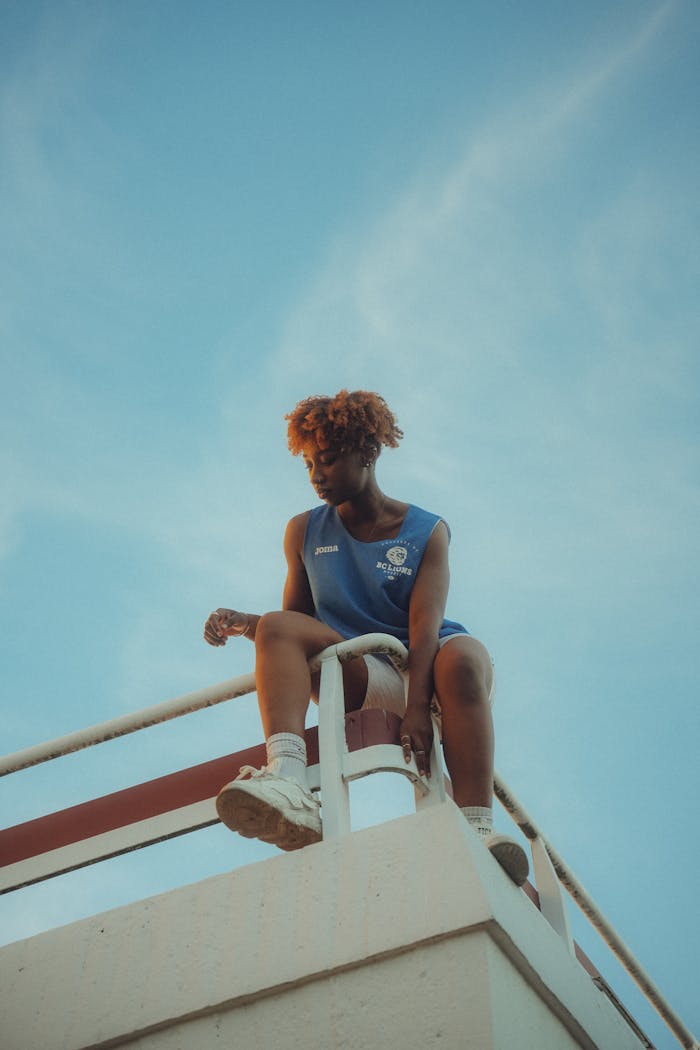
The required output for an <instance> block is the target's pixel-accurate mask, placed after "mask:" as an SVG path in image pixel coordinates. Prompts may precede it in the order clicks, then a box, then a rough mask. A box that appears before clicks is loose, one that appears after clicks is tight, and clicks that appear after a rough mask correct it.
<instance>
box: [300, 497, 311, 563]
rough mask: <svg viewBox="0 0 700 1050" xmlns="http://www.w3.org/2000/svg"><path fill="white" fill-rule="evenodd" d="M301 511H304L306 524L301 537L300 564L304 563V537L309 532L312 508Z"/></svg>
mask: <svg viewBox="0 0 700 1050" xmlns="http://www.w3.org/2000/svg"><path fill="white" fill-rule="evenodd" d="M302 513H306V524H305V525H304V535H303V536H302V539H301V563H302V565H306V537H307V535H308V532H309V525H310V523H311V515H312V514H313V510H307V511H306V512H304V511H302Z"/></svg>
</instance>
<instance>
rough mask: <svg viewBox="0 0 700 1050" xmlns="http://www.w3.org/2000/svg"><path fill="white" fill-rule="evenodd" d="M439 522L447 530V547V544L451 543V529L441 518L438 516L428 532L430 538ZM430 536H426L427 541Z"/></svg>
mask: <svg viewBox="0 0 700 1050" xmlns="http://www.w3.org/2000/svg"><path fill="white" fill-rule="evenodd" d="M440 522H442V524H443V525H444V526H445V528H446V529H447V544H448V546H449V544H450V543H451V542H452V529H451V528H450V526H449V525H448V524H447V522H446V521H445V519H444V518H441V517H439V516H438V518H437V519H436V521H435V524H434V525H433V527H432V529H431V530H430V536H432V535H433V533H434V532H435V530H436V528H437V527H438V525H439V524H440ZM430 536H428V540H429V539H430Z"/></svg>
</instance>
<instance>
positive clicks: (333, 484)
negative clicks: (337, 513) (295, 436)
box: [302, 445, 370, 507]
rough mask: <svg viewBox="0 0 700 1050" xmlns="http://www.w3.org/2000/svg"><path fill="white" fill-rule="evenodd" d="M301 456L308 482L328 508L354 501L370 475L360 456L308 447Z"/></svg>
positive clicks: (360, 454) (357, 453) (354, 453)
mask: <svg viewBox="0 0 700 1050" xmlns="http://www.w3.org/2000/svg"><path fill="white" fill-rule="evenodd" d="M302 455H303V458H304V466H305V467H306V469H307V470H308V472H309V481H310V482H311V484H312V485H313V487H314V488H315V490H316V493H317V494H318V496H319V497H320V498H321V499H322V500H324V502H326V503H329V504H330V505H331V506H334V507H337V506H338V505H339V504H341V503H345V502H346V500H350V499H353V498H354V497H356V496H358V495H359V494H360V492H361V491H362V490H363V488H364V487H365V484H366V482H367V478H368V476H369V473H370V472H369V470H368V468H367V467H366V466H364V463H363V460H365V455H364V454H363V453H360V452H340V451H338V450H337V449H330V448H327V449H320V448H318V447H317V446H315V445H307V446H305V447H304V450H303V453H302ZM365 461H366V460H365Z"/></svg>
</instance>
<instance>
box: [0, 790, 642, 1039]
mask: <svg viewBox="0 0 700 1050" xmlns="http://www.w3.org/2000/svg"><path fill="white" fill-rule="evenodd" d="M0 979H1V981H2V988H3V1002H2V1006H1V1007H0V1033H1V1036H2V1045H3V1047H4V1050H37V1047H41V1048H42V1050H85V1048H88V1047H107V1046H111V1047H117V1046H122V1045H124V1046H125V1045H127V1043H128V1044H129V1045H131V1046H137V1047H139V1048H142V1050H146V1048H148V1050H175V1048H178V1050H180V1048H182V1050H184V1048H187V1050H200V1048H209V1047H214V1046H222V1047H224V1046H225V1047H235V1046H255V1047H259V1048H267V1047H269V1048H270V1050H272V1048H274V1050H291V1048H292V1047H294V1048H296V1047H299V1046H303V1047H305V1048H318V1050H321V1048H323V1050H336V1048H338V1050H340V1048H343V1050H355V1048H357V1050H359V1048H362V1050H368V1048H373V1047H377V1048H380V1047H381V1048H382V1050H385V1048H389V1050H391V1048H393V1047H401V1050H404V1048H405V1050H412V1048H413V1047H415V1048H420V1050H425V1047H426V1045H440V1046H442V1047H445V1048H446V1050H447V1048H450V1050H452V1048H453V1047H454V1048H456V1047H460V1048H470V1050H490V1048H502V1050H505V1048H508V1050H512V1047H514V1046H517V1047H518V1048H519V1050H527V1048H531V1050H569V1048H573V1047H586V1048H587V1050H593V1048H595V1047H598V1048H604V1050H610V1048H612V1047H614V1048H615V1050H639V1046H640V1043H639V1041H638V1039H637V1038H636V1036H635V1035H634V1033H633V1032H632V1031H631V1030H630V1028H629V1027H628V1026H627V1024H626V1023H625V1022H624V1020H623V1019H622V1018H621V1016H620V1015H619V1013H618V1012H617V1011H616V1010H615V1008H614V1007H613V1006H612V1004H611V1003H610V1002H609V1001H608V999H607V998H606V997H605V996H604V995H602V993H601V992H599V991H598V989H597V988H596V987H595V986H594V984H593V982H592V981H591V979H590V977H589V976H588V975H587V974H586V972H585V971H584V970H583V969H582V968H581V967H580V966H579V964H578V963H577V962H576V961H575V960H574V959H572V957H571V955H570V954H569V952H568V950H567V946H566V944H565V942H564V941H563V940H562V939H561V937H559V936H557V934H556V933H555V932H554V930H553V929H552V927H551V926H550V925H549V923H548V922H547V921H546V920H545V919H544V918H543V917H542V915H541V914H540V913H539V912H538V911H537V909H536V908H535V907H534V906H533V905H532V903H531V902H530V901H529V899H528V898H527V897H526V895H525V894H524V893H523V892H522V891H521V890H518V889H516V888H515V886H513V884H512V883H511V882H510V881H509V880H508V879H507V877H506V876H505V875H504V874H503V872H502V871H501V869H500V868H499V867H498V865H497V864H496V862H495V861H494V860H493V858H492V857H491V856H490V854H489V853H488V851H487V850H486V849H485V848H484V846H483V844H482V843H481V842H480V841H479V840H478V838H477V836H476V835H475V834H474V832H473V831H472V829H471V828H470V827H469V826H468V825H467V823H466V822H465V821H464V819H463V817H462V816H461V814H460V813H459V811H458V810H457V808H456V807H455V806H454V805H453V804H452V803H451V802H449V801H448V802H446V803H445V804H443V805H441V806H434V807H431V808H429V809H427V810H423V811H421V812H418V813H416V814H411V815H410V816H406V817H401V818H400V819H398V820H394V821H390V822H388V823H385V824H382V825H379V826H377V827H374V828H369V829H366V830H364V831H360V832H356V833H354V834H352V835H348V836H344V837H342V838H338V839H332V840H328V841H324V842H321V843H318V844H317V845H314V846H310V847H307V848H306V849H304V850H300V851H299V852H297V853H292V854H284V855H280V856H279V857H275V858H273V859H271V860H267V861H263V862H261V863H258V864H254V865H250V866H248V867H246V868H241V869H238V870H237V871H234V872H232V873H230V874H226V875H222V876H218V877H216V878H213V879H208V880H206V881H204V882H200V883H197V884H195V885H192V886H185V887H183V888H181V889H178V890H174V891H172V892H170V893H167V894H163V895H162V896H159V897H154V898H151V899H149V900H145V901H141V902H139V903H137V904H134V905H130V906H128V907H124V908H119V909H116V910H114V911H110V912H106V913H104V914H102V915H98V916H95V917H94V918H92V919H88V920H84V921H82V922H78V923H74V924H72V925H70V926H66V927H63V928H60V929H57V930H52V931H50V932H49V933H45V934H41V935H40V936H38V937H33V938H30V939H29V940H26V941H20V942H18V943H16V944H13V945H9V946H8V947H6V948H4V949H2V950H1V951H0ZM438 1039H439V1043H437V1040H438Z"/></svg>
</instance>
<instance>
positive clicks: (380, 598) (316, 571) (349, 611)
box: [303, 505, 467, 646]
mask: <svg viewBox="0 0 700 1050" xmlns="http://www.w3.org/2000/svg"><path fill="white" fill-rule="evenodd" d="M441 520H442V519H441V518H439V517H438V516H437V515H436V514H430V513H429V512H428V511H427V510H421V508H420V507H415V506H413V505H410V506H409V508H408V511H407V512H406V517H405V518H404V521H403V525H402V526H401V532H400V534H399V535H398V536H396V537H395V538H393V539H390V540H374V541H372V542H370V543H364V542H362V541H360V540H356V539H355V538H354V537H353V536H351V535H350V533H349V532H348V531H347V529H346V528H345V526H344V525H343V523H342V521H341V518H340V516H339V514H338V512H337V510H336V509H335V507H329V506H323V507H316V508H314V510H312V511H311V514H310V516H309V520H308V522H307V525H306V535H305V536H304V556H303V557H304V566H305V568H306V574H307V576H308V578H309V583H310V585H311V594H312V596H313V600H314V608H315V610H316V617H317V618H318V619H319V620H321V621H322V622H323V623H325V624H328V626H329V627H332V628H333V629H334V630H335V631H338V633H339V634H342V635H343V637H344V638H354V637H356V636H357V635H359V634H369V633H371V632H374V631H380V632H382V633H383V634H390V635H393V636H394V638H398V639H399V641H401V642H403V644H404V645H406V646H407V645H408V608H409V602H410V599H411V591H412V590H413V584H414V583H415V580H416V574H417V573H418V569H419V567H420V563H421V560H422V558H423V554H424V552H425V547H426V544H427V542H428V540H429V539H430V536H431V535H432V532H433V529H434V528H435V526H436V525H437V523H438V522H439V521H441ZM466 633H467V631H466V628H464V627H463V626H462V625H461V624H459V623H455V622H454V621H453V620H443V622H442V626H441V627H440V631H439V636H440V638H446V637H447V636H448V635H450V634H466Z"/></svg>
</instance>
